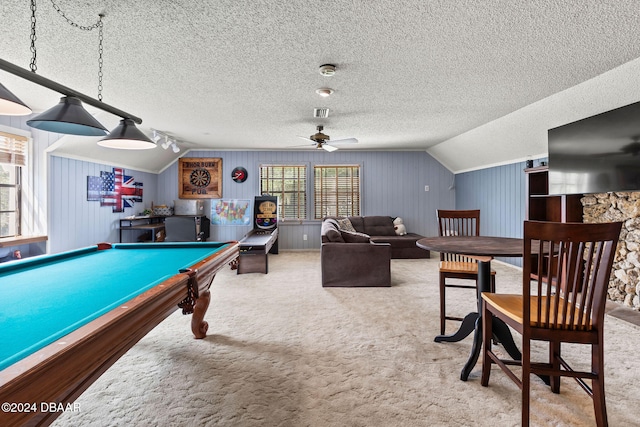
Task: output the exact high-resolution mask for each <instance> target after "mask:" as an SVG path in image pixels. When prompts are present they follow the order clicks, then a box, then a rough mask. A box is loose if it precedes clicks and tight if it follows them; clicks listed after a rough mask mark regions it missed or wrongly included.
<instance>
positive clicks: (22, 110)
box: [0, 83, 32, 116]
mask: <svg viewBox="0 0 640 427" xmlns="http://www.w3.org/2000/svg"><path fill="white" fill-rule="evenodd" d="M31 113H32V111H31V108H29V107H27V104H25V103H24V102H22V101H21V100H20V98H18V97H17V96H15V95H14V94H13V93H11V91H10V90H9V89H7V88H6V87H5V86H4V85H3V84H2V83H0V115H3V116H26V115H27V114H31Z"/></svg>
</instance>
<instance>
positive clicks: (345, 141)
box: [331, 138, 358, 144]
mask: <svg viewBox="0 0 640 427" xmlns="http://www.w3.org/2000/svg"><path fill="white" fill-rule="evenodd" d="M357 142H358V140H357V139H355V138H345V139H332V140H331V143H332V144H336V143H337V144H354V143H357Z"/></svg>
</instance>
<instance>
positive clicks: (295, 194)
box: [260, 165, 307, 219]
mask: <svg viewBox="0 0 640 427" xmlns="http://www.w3.org/2000/svg"><path fill="white" fill-rule="evenodd" d="M264 193H268V194H270V195H272V196H277V197H278V216H279V217H280V218H283V219H306V218H307V167H306V166H298V165H295V166H290V165H286V166H280V165H268V166H267V165H263V166H260V194H264Z"/></svg>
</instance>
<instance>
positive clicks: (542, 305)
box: [523, 221, 622, 331]
mask: <svg viewBox="0 0 640 427" xmlns="http://www.w3.org/2000/svg"><path fill="white" fill-rule="evenodd" d="M621 226H622V223H606V224H582V223H570V224H567V223H553V222H545V221H525V224H524V255H525V256H524V271H523V293H524V295H532V296H533V298H530V299H529V298H525V300H524V301H525V304H524V307H523V308H524V311H523V317H524V319H529V318H531V319H532V320H531V322H530V325H529V326H531V327H538V328H550V329H559V330H571V331H588V330H591V329H592V328H598V327H601V324H602V321H603V319H604V307H605V302H606V295H607V289H608V285H609V277H610V273H611V267H612V264H613V260H614V257H615V254H616V248H617V243H618V239H619V235H620V230H621ZM532 253H533V254H538V256H537V257H535V256H534V257H532V256H531V254H532ZM536 259H539V260H540V262H536V261H535V260H536ZM531 273H533V274H535V275H536V276H537V277H538V280H536V281H532V280H530V277H531ZM530 316H532V317H530ZM526 323H527V322H525V327H527V325H526Z"/></svg>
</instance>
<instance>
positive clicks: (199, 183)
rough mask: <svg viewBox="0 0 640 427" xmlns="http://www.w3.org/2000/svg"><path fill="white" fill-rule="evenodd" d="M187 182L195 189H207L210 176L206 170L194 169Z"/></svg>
mask: <svg viewBox="0 0 640 427" xmlns="http://www.w3.org/2000/svg"><path fill="white" fill-rule="evenodd" d="M189 182H190V183H191V184H192V185H193V186H195V187H202V188H204V187H207V186H208V185H209V184H210V183H211V174H210V173H209V171H207V170H206V169H195V170H194V171H193V172H191V175H189Z"/></svg>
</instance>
